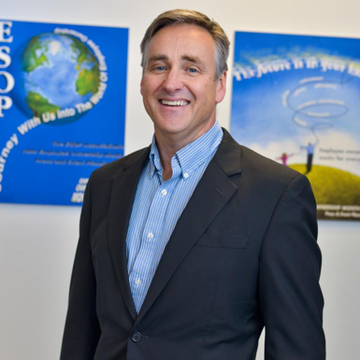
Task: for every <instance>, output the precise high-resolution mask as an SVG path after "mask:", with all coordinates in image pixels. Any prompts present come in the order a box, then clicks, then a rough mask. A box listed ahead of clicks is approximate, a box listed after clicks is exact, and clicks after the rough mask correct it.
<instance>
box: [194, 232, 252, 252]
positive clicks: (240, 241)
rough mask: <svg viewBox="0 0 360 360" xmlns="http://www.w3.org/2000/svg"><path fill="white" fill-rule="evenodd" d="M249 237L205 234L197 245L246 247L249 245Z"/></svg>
mask: <svg viewBox="0 0 360 360" xmlns="http://www.w3.org/2000/svg"><path fill="white" fill-rule="evenodd" d="M248 243H249V237H248V236H247V235H244V234H240V235H218V234H204V235H203V236H201V238H200V239H199V240H198V242H197V243H196V245H195V246H199V247H212V248H229V249H246V248H247V247H248Z"/></svg>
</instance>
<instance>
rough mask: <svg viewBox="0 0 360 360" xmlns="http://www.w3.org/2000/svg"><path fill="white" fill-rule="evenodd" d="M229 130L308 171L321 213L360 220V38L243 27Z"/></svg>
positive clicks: (236, 51) (320, 215) (324, 216)
mask: <svg viewBox="0 0 360 360" xmlns="http://www.w3.org/2000/svg"><path fill="white" fill-rule="evenodd" d="M230 129H231V133H232V135H233V136H234V137H235V139H236V140H237V141H238V142H239V143H241V144H243V145H245V146H247V147H249V148H251V149H253V150H255V151H257V152H259V153H261V154H262V155H264V156H266V157H268V158H270V159H272V160H274V161H277V162H279V163H282V164H283V165H284V166H290V167H292V168H294V169H296V170H297V171H299V172H301V173H303V174H306V176H307V177H308V178H309V180H310V182H311V185H312V187H313V190H314V194H315V198H316V201H317V204H318V218H319V219H331V220H360V39H350V38H335V37H321V36H301V35H280V34H266V33H250V32H236V33H235V49H234V68H233V94H232V108H231V126H230Z"/></svg>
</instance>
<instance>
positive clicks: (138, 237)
mask: <svg viewBox="0 0 360 360" xmlns="http://www.w3.org/2000/svg"><path fill="white" fill-rule="evenodd" d="M222 137H223V132H222V130H221V127H220V125H219V123H218V122H217V121H216V122H215V124H214V125H213V127H212V128H211V129H210V130H208V131H207V132H206V133H205V134H204V135H202V136H201V137H199V138H198V139H196V140H195V141H193V142H191V143H190V144H188V145H187V146H185V147H184V148H182V149H181V150H179V151H177V152H176V154H175V155H174V156H173V157H172V159H171V167H172V171H173V173H172V177H171V178H170V179H169V180H167V181H164V179H163V168H162V165H161V162H160V156H159V152H158V149H157V146H156V142H155V137H153V141H152V144H151V151H150V155H149V158H150V159H149V161H148V162H147V164H146V165H145V167H144V169H143V171H142V173H141V176H140V179H139V183H138V187H137V190H136V195H135V199H134V205H133V209H132V212H131V218H130V223H129V229H128V233H127V238H126V256H127V270H128V274H129V283H130V288H131V293H132V296H133V300H134V304H135V308H136V311H137V312H138V313H139V311H140V309H141V306H142V304H143V302H144V299H145V296H146V294H147V292H148V290H149V287H150V284H151V281H152V279H153V277H154V274H155V271H156V269H157V266H158V264H159V261H160V259H161V256H162V254H163V252H164V250H165V247H166V244H167V243H168V241H169V239H170V236H171V234H172V232H173V230H174V228H175V225H176V223H177V221H178V219H179V217H180V215H181V213H182V212H183V210H184V208H185V206H186V204H187V203H188V201H189V200H190V197H191V195H192V194H193V192H194V190H195V188H196V186H197V184H198V182H199V180H200V179H201V177H202V175H203V174H204V172H205V170H206V167H207V166H208V165H209V162H210V161H211V159H212V158H213V156H214V155H215V152H216V150H217V148H218V147H219V145H220V142H221V140H222ZM184 236H186V234H184Z"/></svg>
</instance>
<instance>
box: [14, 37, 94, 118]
mask: <svg viewBox="0 0 360 360" xmlns="http://www.w3.org/2000/svg"><path fill="white" fill-rule="evenodd" d="M10 71H11V73H12V74H13V76H14V78H15V87H14V89H13V91H12V93H11V96H12V98H13V100H14V103H15V104H16V106H17V107H18V108H19V109H20V110H21V111H22V112H23V113H24V114H26V115H27V116H28V117H34V116H36V117H39V118H40V120H41V121H43V122H44V123H56V124H61V123H67V122H70V121H74V120H76V119H78V118H79V117H81V116H82V115H83V114H84V112H79V111H77V108H76V105H78V104H85V103H86V102H88V101H89V99H90V98H91V97H92V96H93V95H94V94H96V93H97V91H98V88H99V84H100V70H99V64H98V61H97V59H96V57H95V56H94V54H93V52H92V50H91V49H90V48H89V47H88V46H87V45H86V44H84V43H83V42H81V41H80V40H78V39H77V38H75V37H73V36H70V35H63V34H55V33H43V34H40V35H37V36H34V37H33V38H31V39H30V40H29V41H28V42H26V43H25V44H23V45H22V46H21V47H20V48H19V49H18V50H17V51H16V52H15V54H14V55H13V57H12V64H11V67H10ZM85 113H86V112H85ZM50 120H51V121H50Z"/></svg>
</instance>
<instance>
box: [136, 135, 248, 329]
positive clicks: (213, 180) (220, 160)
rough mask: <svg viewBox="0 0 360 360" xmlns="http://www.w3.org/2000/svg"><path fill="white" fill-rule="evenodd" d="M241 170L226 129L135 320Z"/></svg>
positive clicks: (218, 207) (230, 192)
mask: <svg viewBox="0 0 360 360" xmlns="http://www.w3.org/2000/svg"><path fill="white" fill-rule="evenodd" d="M240 172H241V169H240V147H239V145H238V144H237V143H236V142H235V141H234V140H233V139H232V138H231V137H230V135H229V134H228V133H227V132H226V130H225V131H224V138H223V141H222V143H221V145H220V146H219V149H218V151H217V153H216V155H215V157H214V159H213V160H212V161H211V162H210V164H209V166H208V167H207V169H206V171H205V173H204V175H203V177H202V179H201V180H200V182H199V184H198V186H197V188H196V190H195V191H194V193H193V195H192V197H191V199H190V201H189V203H188V204H187V206H186V208H185V210H184V211H183V213H182V215H181V216H180V218H179V220H178V222H177V224H176V227H175V230H174V232H173V234H172V236H171V238H170V240H169V242H168V244H167V246H166V248H165V251H164V254H163V256H162V258H161V260H160V263H159V266H158V268H157V271H156V273H155V276H154V278H153V281H152V283H151V286H150V288H149V291H148V293H147V296H146V298H145V300H144V303H143V305H142V307H141V310H140V313H139V316H138V317H137V318H136V323H138V322H139V321H140V320H141V319H142V317H143V316H144V315H145V313H146V312H147V311H148V310H149V308H150V307H151V305H152V304H153V303H154V301H155V300H156V298H157V297H158V296H159V294H160V293H161V291H162V290H163V289H164V287H165V286H166V284H167V282H168V281H169V280H170V278H171V277H172V275H173V274H174V272H175V271H176V269H177V268H178V266H179V265H180V264H181V262H182V261H183V260H184V258H185V257H186V255H187V254H188V253H189V251H190V250H191V248H192V247H193V246H194V245H195V243H196V242H197V240H198V239H199V237H200V236H201V235H202V234H203V233H204V232H205V230H206V229H207V227H208V226H209V225H210V223H211V222H212V221H213V219H214V218H215V217H216V215H217V214H218V213H219V212H220V211H221V209H222V208H223V207H224V206H225V205H226V203H227V202H228V201H229V200H230V199H231V197H232V196H233V195H234V194H235V192H236V191H237V189H238V188H237V186H236V185H235V184H234V183H233V182H232V181H231V179H230V178H229V176H231V175H234V174H238V173H240Z"/></svg>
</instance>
